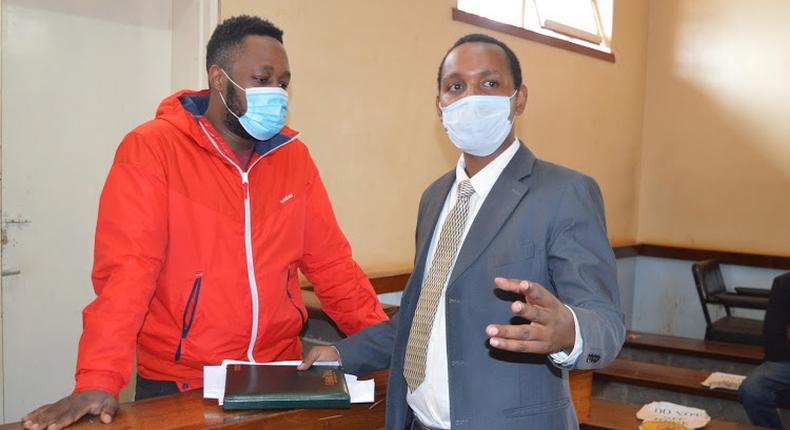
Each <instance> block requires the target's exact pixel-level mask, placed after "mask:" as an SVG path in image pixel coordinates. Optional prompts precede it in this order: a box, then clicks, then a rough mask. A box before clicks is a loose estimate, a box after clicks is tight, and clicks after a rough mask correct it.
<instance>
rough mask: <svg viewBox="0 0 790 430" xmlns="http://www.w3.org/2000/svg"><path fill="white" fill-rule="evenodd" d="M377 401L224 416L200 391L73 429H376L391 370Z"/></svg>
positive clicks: (380, 377) (133, 405)
mask: <svg viewBox="0 0 790 430" xmlns="http://www.w3.org/2000/svg"><path fill="white" fill-rule="evenodd" d="M372 376H373V379H375V381H376V397H375V398H376V403H372V404H356V405H352V406H351V408H350V409H292V410H283V411H260V410H255V411H233V412H225V411H224V410H223V409H222V407H221V406H219V405H217V401H216V400H205V399H203V392H202V390H194V391H190V392H186V393H181V394H176V395H173V396H165V397H158V398H154V399H148V400H142V401H139V402H129V403H124V404H122V405H121V406H120V409H119V411H118V414H117V415H116V417H115V420H113V422H112V423H111V424H102V423H101V421H99V419H98V418H97V417H92V418H87V419H83V420H81V421H80V422H79V423H77V424H75V425H73V426H71V427H69V430H71V429H74V430H87V429H95V430H114V429H146V430H149V429H150V430H176V429H178V430H187V429H234V430H242V429H261V430H269V429H272V430H282V429H287V430H314V429H322V430H348V429H359V430H373V429H378V428H381V427H382V423H384V410H385V405H384V402H383V401H380V400H383V399H384V396H385V394H386V391H387V372H376V373H374V374H373V375H372ZM20 428H21V426H20V424H19V423H12V424H6V425H3V426H0V430H10V429H14V430H19V429H20Z"/></svg>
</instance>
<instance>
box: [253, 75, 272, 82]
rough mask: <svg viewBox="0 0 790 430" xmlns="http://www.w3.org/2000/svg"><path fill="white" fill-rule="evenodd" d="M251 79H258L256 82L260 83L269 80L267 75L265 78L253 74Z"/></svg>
mask: <svg viewBox="0 0 790 430" xmlns="http://www.w3.org/2000/svg"><path fill="white" fill-rule="evenodd" d="M253 79H255V80H256V81H258V82H260V83H262V84H265V83H268V82H269V77H268V76H267V77H265V78H262V77H260V76H253Z"/></svg>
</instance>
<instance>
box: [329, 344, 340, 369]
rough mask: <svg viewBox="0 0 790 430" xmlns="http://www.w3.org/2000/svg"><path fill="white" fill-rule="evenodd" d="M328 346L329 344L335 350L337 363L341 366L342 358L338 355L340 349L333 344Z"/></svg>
mask: <svg viewBox="0 0 790 430" xmlns="http://www.w3.org/2000/svg"><path fill="white" fill-rule="evenodd" d="M329 346H331V347H332V349H334V350H335V353H337V365H338V366H340V367H343V359H342V358H341V357H340V351H339V350H338V349H337V347H336V346H335V345H329Z"/></svg>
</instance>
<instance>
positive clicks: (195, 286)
mask: <svg viewBox="0 0 790 430" xmlns="http://www.w3.org/2000/svg"><path fill="white" fill-rule="evenodd" d="M202 283H203V273H201V272H198V273H197V274H195V282H193V283H192V291H190V292H189V298H188V299H187V304H186V305H185V306H184V314H183V315H182V316H181V338H180V339H178V348H177V349H176V357H175V360H176V361H179V360H181V345H182V344H183V342H184V339H186V338H187V335H189V330H191V329H192V322H194V321H195V311H196V310H197V305H198V299H199V298H200V285H201V284H202ZM193 300H194V301H193ZM190 305H191V308H192V310H191V311H190V310H189V309H190ZM187 318H188V319H187Z"/></svg>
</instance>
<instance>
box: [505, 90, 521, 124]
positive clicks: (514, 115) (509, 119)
mask: <svg viewBox="0 0 790 430" xmlns="http://www.w3.org/2000/svg"><path fill="white" fill-rule="evenodd" d="M518 90H520V88H516V91H513V94H511V95H510V97H508V99H511V100H512V99H513V97H515V96H516V94H518ZM511 103H513V102H512V101H511ZM507 120H508V121H510V126H511V127H512V126H513V125H515V122H516V110H515V109H513V117H512V118H511V117H510V115H509V114H508V116H507Z"/></svg>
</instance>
